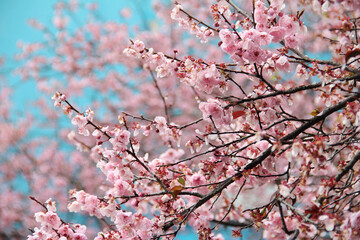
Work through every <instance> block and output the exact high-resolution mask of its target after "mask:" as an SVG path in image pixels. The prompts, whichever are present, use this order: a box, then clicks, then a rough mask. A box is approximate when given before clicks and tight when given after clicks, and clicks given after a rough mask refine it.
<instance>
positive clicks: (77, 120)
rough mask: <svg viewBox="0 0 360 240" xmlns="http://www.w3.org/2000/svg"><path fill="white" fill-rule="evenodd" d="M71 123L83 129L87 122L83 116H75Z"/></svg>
mask: <svg viewBox="0 0 360 240" xmlns="http://www.w3.org/2000/svg"><path fill="white" fill-rule="evenodd" d="M71 123H72V124H73V125H76V126H78V127H79V128H83V127H85V126H86V124H87V123H88V120H87V119H86V117H84V116H83V115H81V114H77V115H76V116H75V117H73V119H72V120H71Z"/></svg>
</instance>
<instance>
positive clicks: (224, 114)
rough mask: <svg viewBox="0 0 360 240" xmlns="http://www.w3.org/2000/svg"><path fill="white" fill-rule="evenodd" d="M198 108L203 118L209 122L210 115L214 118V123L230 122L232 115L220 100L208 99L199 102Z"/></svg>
mask: <svg viewBox="0 0 360 240" xmlns="http://www.w3.org/2000/svg"><path fill="white" fill-rule="evenodd" d="M199 108H200V110H201V112H202V113H203V118H204V119H205V120H206V121H209V122H211V119H210V117H211V118H212V119H213V120H214V122H215V124H216V125H220V126H221V125H225V124H230V122H231V120H232V117H231V114H230V111H229V110H228V109H224V108H223V107H222V106H221V103H220V101H218V100H215V99H209V100H208V102H201V103H200V104H199Z"/></svg>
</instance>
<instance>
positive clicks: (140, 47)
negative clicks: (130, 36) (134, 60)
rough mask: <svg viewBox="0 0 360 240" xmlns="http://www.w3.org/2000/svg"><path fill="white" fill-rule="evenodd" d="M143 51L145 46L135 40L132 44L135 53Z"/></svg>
mask: <svg viewBox="0 0 360 240" xmlns="http://www.w3.org/2000/svg"><path fill="white" fill-rule="evenodd" d="M144 49H145V44H144V43H143V42H142V41H140V40H136V41H135V42H134V50H135V51H137V52H139V53H141V52H143V51H144Z"/></svg>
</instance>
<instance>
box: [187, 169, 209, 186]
mask: <svg viewBox="0 0 360 240" xmlns="http://www.w3.org/2000/svg"><path fill="white" fill-rule="evenodd" d="M190 182H191V184H192V186H199V185H203V184H205V183H206V179H205V176H204V175H203V174H200V173H198V172H197V173H195V174H194V175H192V176H191V178H190Z"/></svg>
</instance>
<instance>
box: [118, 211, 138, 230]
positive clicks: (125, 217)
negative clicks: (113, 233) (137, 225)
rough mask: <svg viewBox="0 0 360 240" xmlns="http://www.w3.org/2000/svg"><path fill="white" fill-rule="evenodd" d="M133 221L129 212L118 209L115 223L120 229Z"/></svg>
mask: <svg viewBox="0 0 360 240" xmlns="http://www.w3.org/2000/svg"><path fill="white" fill-rule="evenodd" d="M133 221H134V216H133V215H132V213H131V212H125V211H119V212H118V214H117V215H116V219H115V224H116V225H119V226H120V229H121V228H123V227H124V226H126V225H129V224H131V223H132V222H133Z"/></svg>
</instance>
